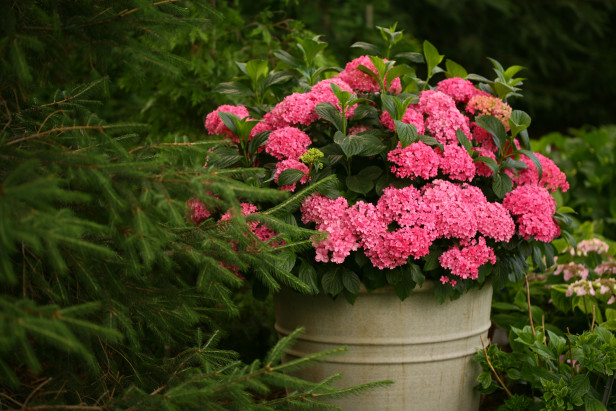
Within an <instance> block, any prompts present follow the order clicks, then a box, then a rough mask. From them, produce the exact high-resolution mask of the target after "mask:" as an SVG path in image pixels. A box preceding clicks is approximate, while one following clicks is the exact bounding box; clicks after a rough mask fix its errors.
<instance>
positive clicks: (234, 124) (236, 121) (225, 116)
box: [218, 111, 241, 136]
mask: <svg viewBox="0 0 616 411" xmlns="http://www.w3.org/2000/svg"><path fill="white" fill-rule="evenodd" d="M218 117H220V119H221V120H222V122H223V123H225V126H227V128H228V129H229V130H231V132H232V133H233V134H235V135H236V136H239V135H240V127H241V124H240V118H239V117H238V116H236V115H235V114H233V113H227V112H226V111H219V112H218Z"/></svg>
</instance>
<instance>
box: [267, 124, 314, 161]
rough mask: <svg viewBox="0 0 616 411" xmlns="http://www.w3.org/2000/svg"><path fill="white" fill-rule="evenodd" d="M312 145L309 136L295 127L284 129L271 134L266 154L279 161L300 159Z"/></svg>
mask: <svg viewBox="0 0 616 411" xmlns="http://www.w3.org/2000/svg"><path fill="white" fill-rule="evenodd" d="M311 143H312V141H310V137H309V136H308V134H306V133H304V132H303V131H301V130H300V129H298V128H295V127H282V128H279V129H277V130H274V131H272V132H271V133H270V135H269V138H268V139H267V142H266V143H265V152H266V153H268V154H270V155H272V156H273V157H276V158H277V159H278V160H286V159H289V158H292V159H298V158H299V156H301V155H302V154H304V153H305V152H306V149H307V147H308V146H309V145H310V144H311Z"/></svg>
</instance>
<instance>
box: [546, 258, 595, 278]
mask: <svg viewBox="0 0 616 411" xmlns="http://www.w3.org/2000/svg"><path fill="white" fill-rule="evenodd" d="M559 274H563V279H564V280H565V281H569V280H570V279H572V278H575V277H579V278H581V279H582V280H586V279H587V278H588V274H589V271H588V268H586V266H584V265H583V264H576V263H575V262H573V261H572V262H570V263H568V264H559V265H558V266H556V269H555V270H554V275H559Z"/></svg>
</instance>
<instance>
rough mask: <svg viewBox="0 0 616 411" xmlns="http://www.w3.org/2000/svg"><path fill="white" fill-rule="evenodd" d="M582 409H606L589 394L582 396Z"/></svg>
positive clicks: (591, 410) (598, 410)
mask: <svg viewBox="0 0 616 411" xmlns="http://www.w3.org/2000/svg"><path fill="white" fill-rule="evenodd" d="M584 409H585V411H607V408H605V405H603V403H602V402H601V401H599V400H598V399H596V398H595V397H592V396H590V395H587V396H585V397H584Z"/></svg>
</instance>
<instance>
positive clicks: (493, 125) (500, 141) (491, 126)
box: [475, 115, 507, 152]
mask: <svg viewBox="0 0 616 411" xmlns="http://www.w3.org/2000/svg"><path fill="white" fill-rule="evenodd" d="M475 122H476V123H477V124H478V125H479V127H481V128H483V129H484V130H486V131H487V132H488V133H490V134H492V136H494V137H495V140H494V143H495V144H496V146H497V147H498V149H499V150H500V151H501V152H502V151H503V149H504V148H505V144H506V143H507V132H506V131H505V127H504V126H503V123H501V122H500V120H499V119H497V118H496V117H494V116H485V115H484V116H479V117H477V118H476V119H475Z"/></svg>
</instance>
